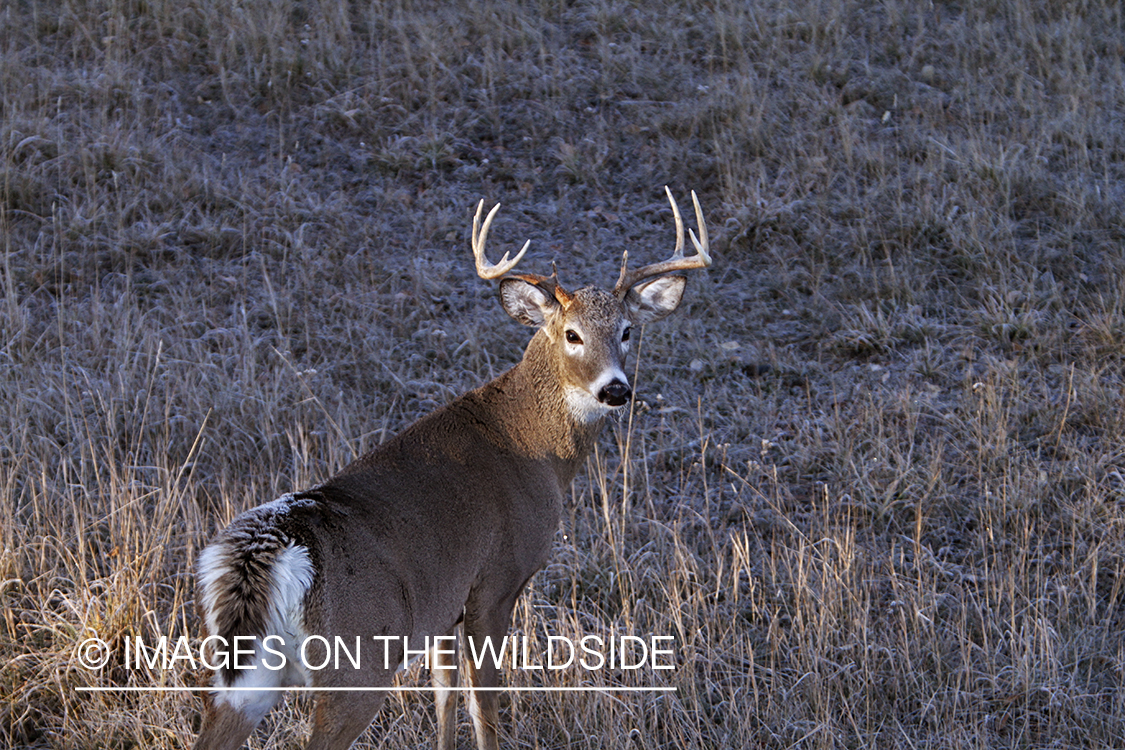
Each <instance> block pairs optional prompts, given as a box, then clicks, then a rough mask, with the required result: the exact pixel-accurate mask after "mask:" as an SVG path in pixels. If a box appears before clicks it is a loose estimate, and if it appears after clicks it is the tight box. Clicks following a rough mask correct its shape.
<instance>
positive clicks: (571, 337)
mask: <svg viewBox="0 0 1125 750" xmlns="http://www.w3.org/2000/svg"><path fill="white" fill-rule="evenodd" d="M566 343H568V344H581V343H582V337H581V336H579V335H578V333H577V331H574V330H572V329H567V332H566Z"/></svg>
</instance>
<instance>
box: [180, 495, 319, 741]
mask: <svg viewBox="0 0 1125 750" xmlns="http://www.w3.org/2000/svg"><path fill="white" fill-rule="evenodd" d="M291 499H292V498H291V496H288V495H286V496H283V497H281V498H279V499H278V500H275V501H274V502H272V503H269V504H267V505H264V506H261V507H262V508H266V507H270V506H275V505H277V504H279V503H285V502H287V501H291ZM251 512H253V511H251ZM236 553H237V550H236V549H235V547H234V544H233V543H232V542H231V541H230V540H223V541H221V542H217V543H215V544H212V545H210V546H209V547H207V548H206V549H204V550H203V552H201V553H200V555H199V559H198V562H197V570H198V575H199V581H200V588H201V591H202V599H203V602H202V604H203V611H204V617H205V620H206V623H207V631H208V634H209V635H223V634H221V633H219V632H218V614H217V612H216V610H217V607H218V606H219V602H220V601H221V600H222V599H223V598H224V596H225V595H224V593H223V591H222V589H221V580H222V578H223V577H224V576H225V575H227V574H228V573H229V572H230V571H231V568H232V560H233V558H234V557H235V555H236ZM270 572H271V574H272V575H271V582H270V592H269V596H268V599H267V603H266V610H267V611H266V613H265V615H266V616H265V621H266V629H265V632H264V633H262V634H261V636H260V637H259V638H258V639H257V640H256V641H255V642H254V644H253V646H254V653H253V656H243V657H242V658H240V660H239V664H241V665H244V666H252V667H253V668H252V669H250V668H247V669H238V670H236V671H235V672H234V679H233V681H232V682H231V683H230V684H228V683H227V682H226V674H225V673H224V670H221V669H220V670H216V671H215V676H214V680H213V682H212V685H214V687H215V688H216V690H215V691H214V692H213V693H212V695H213V696H214V699H215V701H216V702H218V703H220V704H226V705H229V706H231V707H232V708H234V709H236V710H238V711H240V712H241V713H242V714H243V715H245V716H247V717H256V718H255V720H257V718H261V717H262V716H265V714H266V712H267V711H269V710H270V708H272V707H273V705H274V704H275V703H276V702H277V701H278V699H279V698H280V697H281V693H280V692H256V691H250V690H239V691H225V690H222V689H221V688H224V687H286V686H292V685H299V686H307V685H309V684H310V683H311V675H310V674H309V671H308V670H307V669H306V668H305V667H304V665H303V664H302V663H301V659H300V648H301V643H302V642H303V641H304V639H305V637H306V636H307V633H305V628H304V599H305V594H306V593H307V592H308V590H309V587H310V586H312V581H313V573H314V572H313V565H312V560H311V559H310V558H309V552H308V549H306V548H305V547H303V546H300V545H297V544H294V543H292V542H290V543H289V545H288V546H286V547H285V548H284V549H282V550H281V551H280V553H279V554H278V555H277V557H276V559H275V560H274V562H273V565H272V566H271V568H270ZM226 595H229V594H226ZM235 635H245V634H235ZM269 636H278V637H279V638H280V639H281V640H278V638H273V639H270V640H269V641H268V642H266V643H265V646H268V647H269V649H270V650H269V651H267V650H266V648H265V647H264V646H263V641H265V640H266V639H267V638H268V637H269ZM282 641H284V644H283V643H282ZM217 645H219V646H220V647H223V648H225V650H226V651H227V652H228V655H229V658H230V659H232V660H233V658H234V655H233V654H234V643H228V644H226V646H225V647H224V646H222V644H217ZM243 645H244V646H246V645H248V644H243ZM271 651H272V652H279V653H280V654H282V655H283V656H284V666H283V667H282V668H280V669H270V668H269V667H267V666H266V665H267V664H268V665H269V666H270V667H277V666H278V665H279V663H280V662H281V661H282V657H281V656H278V653H271ZM209 660H210V661H211V662H212V663H216V662H218V661H220V660H219V659H218V658H217V657H211V658H210V659H209ZM232 663H233V661H232Z"/></svg>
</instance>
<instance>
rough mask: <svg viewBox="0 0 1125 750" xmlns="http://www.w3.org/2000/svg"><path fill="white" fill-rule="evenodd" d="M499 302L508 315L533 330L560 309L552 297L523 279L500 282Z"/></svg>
mask: <svg viewBox="0 0 1125 750" xmlns="http://www.w3.org/2000/svg"><path fill="white" fill-rule="evenodd" d="M500 302H501V304H503V305H504V310H505V311H506V312H507V313H508V314H509V315H511V316H512V317H513V318H515V319H516V320H518V321H519V322H521V323H523V324H524V325H525V326H531V327H533V328H539V327H541V326H542V325H543V324H544V323H546V322H547V318H549V317H550V316H551V315H553V314H554V313H555V311H557V310H558V309H559V308H560V307H561V305H559V303H558V300H556V299H555V298H554V295H551V294H548V293H547V292H546V290H544V289H542V288H541V287H538V286H536V285H535V284H530V283H528V282H526V281H524V280H523V279H504V280H503V281H501V282H500Z"/></svg>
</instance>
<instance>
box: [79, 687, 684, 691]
mask: <svg viewBox="0 0 1125 750" xmlns="http://www.w3.org/2000/svg"><path fill="white" fill-rule="evenodd" d="M678 689H679V688H674V687H133V686H127V687H96V686H95V687H77V688H75V690H79V691H83V692H89V693H210V692H218V691H220V690H231V691H235V692H238V691H260V692H269V693H283V692H288V691H292V692H295V693H317V692H320V693H330V692H331V693H372V692H376V693H377V692H388V693H389V692H400V693H428V692H430V691H434V690H455V691H457V692H460V693H469V692H478V693H487V692H501V691H507V692H511V693H532V692H540V693H640V692H665V693H666V692H673V693H674V692H676V691H677V690H678Z"/></svg>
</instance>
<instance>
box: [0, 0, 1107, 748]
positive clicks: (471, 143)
mask: <svg viewBox="0 0 1125 750" xmlns="http://www.w3.org/2000/svg"><path fill="white" fill-rule="evenodd" d="M462 6H464V7H462ZM469 6H470V4H469V3H448V2H444V1H440V0H432V1H430V2H410V1H409V0H399V1H398V2H386V3H381V2H372V3H360V2H355V3H342V2H338V1H337V0H268V1H267V0H100V1H96V2H94V1H89V2H87V1H84V0H10V1H9V2H5V3H3V5H2V7H0V243H2V248H0V249H2V252H3V265H2V267H0V277H2V283H0V298H2V299H0V372H2V376H0V388H2V389H3V391H2V393H0V397H2V399H3V403H4V404H5V406H4V408H3V409H0V493H2V501H0V535H2V539H3V552H2V555H0V613H2V617H0V746H3V747H34V748H39V747H55V748H91V747H111V748H128V747H134V746H137V747H141V746H143V747H153V748H173V747H186V746H188V745H189V744H190V742H191V741H192V740H193V738H194V734H195V731H196V729H197V727H198V721H199V707H200V699H199V697H198V695H192V694H184V693H128V694H122V693H97V694H92V693H87V692H78V691H77V688H79V687H83V686H138V687H139V686H152V685H163V686H192V685H195V684H196V683H197V680H198V679H200V677H201V675H199V674H196V673H193V672H192V670H190V669H189V668H182V669H175V670H163V669H159V668H153V669H148V668H141V669H126V668H124V667H123V666H121V665H120V664H117V663H116V662H113V663H111V666H110V667H107V668H106V669H103V670H101V671H100V672H95V671H91V670H89V669H85V668H83V667H82V666H81V664H80V663H79V661H78V656H79V643H80V642H82V641H83V640H84V639H86V638H88V637H91V636H92V635H93V634H97V635H98V636H99V637H101V638H102V639H104V640H106V641H107V642H108V643H109V644H110V645H111V646H113V647H114V648H115V649H118V650H120V649H122V648H123V646H124V644H125V642H126V639H132V638H135V637H137V636H141V637H143V638H145V639H155V638H156V637H158V636H159V635H167V636H169V637H171V638H177V637H179V636H182V635H188V636H191V637H192V638H198V633H199V623H198V621H197V618H196V615H195V610H194V602H193V597H194V593H193V588H192V586H193V576H192V564H193V560H194V558H195V556H196V554H197V552H198V551H199V550H200V548H201V546H202V545H203V544H205V543H206V541H207V540H208V539H209V538H210V536H211V535H212V534H213V533H214V532H215V531H216V529H218V528H219V527H221V526H222V525H223V524H224V523H226V522H227V521H229V520H230V519H231V518H232V517H233V516H234V515H235V514H236V513H238V512H239V511H241V510H243V509H245V508H247V507H250V506H251V505H255V504H257V503H260V502H264V501H267V500H270V499H272V498H273V497H275V496H277V495H278V494H280V493H282V492H286V491H289V490H291V489H300V488H303V487H307V486H309V485H311V484H313V483H315V482H317V481H319V480H321V479H324V478H326V477H327V476H329V475H330V474H331V473H332V472H333V471H334V470H335V469H337V468H339V467H341V466H342V465H343V464H344V463H346V462H347V461H349V460H350V459H351V458H353V457H354V456H356V455H358V454H360V453H362V452H363V451H365V450H367V449H369V448H371V447H373V446H375V445H377V444H379V443H380V442H381V441H382V440H383V439H385V438H386V437H387V436H388V435H390V434H393V433H394V432H396V431H397V430H399V429H401V428H402V427H403V426H405V425H406V424H408V423H410V422H411V421H413V420H414V419H415V418H417V417H418V416H420V415H422V414H424V413H425V412H427V411H429V410H431V409H433V408H434V407H436V406H438V405H441V404H444V403H446V402H448V401H449V400H450V399H452V398H453V397H454V396H456V395H457V394H459V393H461V392H463V391H465V390H467V389H469V388H471V387H474V386H476V385H478V384H480V383H482V382H484V381H485V380H487V379H488V378H491V377H493V376H495V375H497V374H498V373H500V372H502V371H503V370H504V369H505V368H507V367H508V366H510V365H511V364H512V363H514V362H515V361H517V359H518V358H519V356H520V354H521V352H522V348H523V346H524V344H525V343H526V341H527V339H528V333H527V330H526V329H524V328H523V327H521V326H519V325H517V324H516V323H514V322H512V321H510V320H509V319H508V318H507V316H506V315H505V314H504V313H503V311H502V310H501V308H500V305H499V304H498V299H497V294H496V290H495V289H494V288H493V286H492V285H490V284H489V283H487V282H483V281H481V280H479V279H477V278H476V277H475V275H474V272H473V268H472V263H471V254H470V252H469V243H468V234H469V226H470V223H471V217H472V210H473V208H474V207H475V205H476V202H477V201H478V200H479V199H481V198H484V199H485V201H486V202H488V203H492V202H501V203H503V204H504V208H503V209H502V210H501V212H500V215H499V217H498V219H497V223H496V225H495V227H494V230H493V233H492V240H491V243H492V246H493V247H494V248H495V250H496V251H499V250H500V249H501V247H503V246H512V247H515V246H516V243H517V242H520V243H522V241H523V239H524V238H526V237H530V238H531V240H532V247H531V250H530V251H529V254H528V257H527V259H525V261H524V266H526V268H527V269H528V270H529V271H538V272H547V271H548V270H549V268H550V263H551V262H552V261H556V262H557V263H558V266H559V269H560V275H561V277H562V280H563V282H564V283H569V284H572V285H574V286H581V285H586V284H603V285H609V284H612V282H613V280H614V278H615V277H616V272H617V267H618V263H619V260H620V256H621V252H622V250H625V249H628V250H629V252H630V258H631V259H637V260H644V261H652V260H658V259H662V258H664V257H665V256H666V255H667V254H668V252H669V251H670V249H671V244H672V239H673V230H672V225H671V218H670V212H669V210H668V208H667V204H666V203H665V201H664V197H663V185H665V184H667V185H669V186H670V187H671V188H672V190H673V191H674V192H675V193H676V194H677V195H678V196H679V197H680V198H681V205H686V204H685V202H684V200H685V198H686V195H687V191H688V190H690V189H695V190H696V191H698V193H699V196H700V200H701V202H702V204H703V207H704V211H705V213H706V216H707V217H708V219H709V221H710V225H711V228H712V238H713V240H712V247H713V251H714V253H713V254H714V256H715V264H714V266H713V267H712V269H711V270H709V271H708V272H706V273H703V274H697V275H696V276H695V277H694V278H692V279H691V281H690V283H689V288H688V291H687V299H686V303H685V305H684V306H683V307H682V308H681V310H680V311H679V312H678V313H677V314H676V315H675V316H673V317H672V318H670V319H668V320H667V321H664V322H662V323H660V324H658V325H655V326H652V327H651V328H650V329H648V330H646V331H645V332H644V334H643V342H642V345H641V346H640V352H641V353H640V363H639V375H638V382H637V391H638V397H637V401H636V403H635V406H634V409H633V411H632V412H631V413H630V414H628V415H626V416H625V417H624V418H623V419H622V420H621V421H620V422H619V423H616V424H614V425H611V426H610V427H609V428H607V430H606V432H605V435H604V437H603V440H602V441H601V444H600V446H599V450H598V452H597V454H596V455H595V456H594V457H593V458H592V459H591V460H590V462H589V468H588V471H587V472H585V473H583V474H582V475H580V477H579V480H578V481H577V482H576V483H575V486H574V490H573V494H572V498H571V501H570V503H569V505H568V508H567V514H566V518H565V519H564V523H563V528H562V529H561V531H560V533H559V535H558V537H557V543H556V549H555V552H554V555H553V558H552V561H551V563H550V564H549V565H548V567H547V568H546V569H545V570H544V571H543V572H542V573H541V574H539V575H538V576H537V577H536V578H535V579H534V580H533V582H532V585H531V587H530V589H529V591H528V593H527V594H526V596H525V597H524V600H523V601H522V602H521V603H520V605H519V606H518V607H517V613H516V621H515V622H514V628H515V632H519V633H522V634H528V635H531V636H533V637H535V638H539V639H543V638H544V637H545V636H546V635H548V634H563V635H567V634H584V633H607V634H622V633H629V634H642V635H644V634H670V635H674V636H675V637H676V645H675V649H676V658H677V663H676V668H675V669H674V670H670V671H667V672H661V673H650V672H644V673H640V674H629V673H621V672H612V673H598V674H591V675H585V674H575V673H574V672H565V673H563V674H561V675H559V676H558V677H557V679H556V678H555V676H554V675H549V676H548V677H547V678H543V677H541V676H539V675H537V674H533V673H528V672H523V671H520V670H514V671H509V672H508V673H507V675H506V677H505V680H506V682H507V684H509V685H535V684H542V682H543V681H544V679H546V681H547V684H582V685H600V684H604V685H630V684H636V685H660V686H673V687H676V688H677V692H675V693H639V694H632V695H630V694H624V695H623V694H613V695H608V694H558V693H555V694H547V693H511V694H506V695H505V697H504V698H502V703H501V706H502V714H501V719H502V722H503V734H502V737H503V744H504V745H505V746H507V747H526V748H570V747H573V748H602V747H617V748H634V747H635V748H743V747H765V748H825V749H828V748H902V749H904V750H906V749H908V748H909V749H911V750H913V749H916V748H958V749H959V748H1048V747H1050V748H1105V747H1115V746H1116V747H1120V746H1121V743H1122V738H1123V737H1125V690H1123V689H1122V680H1123V679H1125V675H1123V672H1125V638H1123V634H1125V591H1123V589H1125V375H1123V369H1122V368H1123V366H1125V315H1123V314H1125V281H1123V280H1125V208H1123V207H1125V19H1123V10H1122V7H1121V5H1120V4H1118V3H1114V2H1110V1H1109V0H1088V1H1085V2H1083V1H1080V0H1074V1H1070V2H1047V0H1011V2H982V3H969V2H965V3H957V2H934V3H932V4H929V3H915V2H910V1H909V0H886V1H885V2H881V3H878V4H872V3H863V2H858V1H851V0H788V1H786V2H777V1H773V0H766V1H764V2H744V1H741V0H739V1H734V2H731V1H729V0H712V1H710V2H669V3H648V2H629V1H628V0H575V1H571V2H568V1H566V0H555V1H553V2H547V0H542V1H541V2H538V3H535V2H525V3H516V2H512V0H489V1H485V2H479V3H472V4H471V8H470V7H469ZM426 679H427V677H426V675H425V674H424V673H422V672H419V671H417V670H416V671H413V672H410V673H408V674H406V675H405V676H404V677H403V684H404V685H424V684H425V680H426ZM431 704H432V699H431V697H430V695H429V694H428V693H421V694H419V693H399V694H395V695H393V696H392V697H391V699H390V700H388V702H387V704H386V705H385V706H384V708H383V710H382V711H381V712H380V714H379V717H378V719H377V721H376V723H375V725H374V727H373V729H372V730H371V731H370V732H369V733H368V734H367V735H365V738H364V741H363V743H362V745H361V746H363V747H380V748H399V747H407V746H409V747H417V746H420V745H428V744H430V743H431V742H432V738H433V734H434V729H433V718H432V705H431ZM308 708H309V701H308V700H307V698H298V697H293V698H291V699H289V700H287V702H286V704H285V706H284V708H280V709H278V710H277V711H275V712H274V713H273V714H271V716H270V717H269V718H268V719H267V722H266V723H265V724H264V725H263V727H262V728H261V729H260V730H259V732H258V734H257V735H256V736H255V738H254V740H253V742H252V747H255V748H287V747H296V746H299V745H300V743H301V742H302V740H303V739H304V738H305V737H306V736H307V731H308V726H309V725H308ZM470 737H471V733H470V731H469V727H468V719H467V716H466V715H465V714H464V713H462V726H461V742H462V744H464V745H465V746H469V744H470V743H471V739H470Z"/></svg>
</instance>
